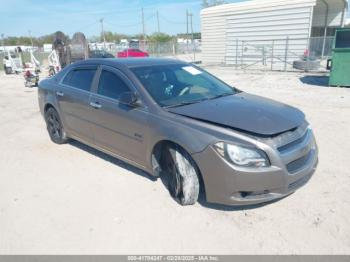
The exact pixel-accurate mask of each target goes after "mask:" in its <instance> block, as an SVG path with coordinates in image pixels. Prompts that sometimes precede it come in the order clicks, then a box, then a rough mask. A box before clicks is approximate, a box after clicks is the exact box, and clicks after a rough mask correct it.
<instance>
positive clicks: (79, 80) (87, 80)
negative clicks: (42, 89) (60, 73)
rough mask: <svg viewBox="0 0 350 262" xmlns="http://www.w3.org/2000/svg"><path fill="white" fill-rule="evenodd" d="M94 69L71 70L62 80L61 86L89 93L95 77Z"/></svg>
mask: <svg viewBox="0 0 350 262" xmlns="http://www.w3.org/2000/svg"><path fill="white" fill-rule="evenodd" d="M95 72H96V70H95V69H76V70H72V71H71V72H69V73H68V74H67V76H66V77H65V78H64V79H63V84H65V85H69V86H72V87H75V88H78V89H82V90H85V91H90V88H91V84H92V81H93V79H94V76H95Z"/></svg>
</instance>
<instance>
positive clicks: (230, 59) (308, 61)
mask: <svg viewBox="0 0 350 262" xmlns="http://www.w3.org/2000/svg"><path fill="white" fill-rule="evenodd" d="M333 40H334V37H311V38H289V37H286V38H282V39H271V40H240V39H236V40H235V41H231V42H228V43H227V44H226V50H225V53H226V55H225V64H226V65H228V66H234V67H236V68H239V69H259V70H272V71H273V70H283V71H287V70H288V71H294V70H306V71H311V70H317V71H323V70H327V59H328V58H329V57H331V56H332V45H333Z"/></svg>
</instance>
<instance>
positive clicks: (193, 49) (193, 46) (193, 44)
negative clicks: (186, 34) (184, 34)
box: [189, 13, 196, 62]
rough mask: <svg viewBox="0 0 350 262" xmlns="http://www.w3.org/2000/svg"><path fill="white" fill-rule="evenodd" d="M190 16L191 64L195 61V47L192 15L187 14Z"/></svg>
mask: <svg viewBox="0 0 350 262" xmlns="http://www.w3.org/2000/svg"><path fill="white" fill-rule="evenodd" d="M189 16H190V21H191V22H190V23H191V35H192V37H191V38H192V51H193V62H195V61H196V47H195V43H194V32H193V19H192V18H193V14H192V13H191V14H189Z"/></svg>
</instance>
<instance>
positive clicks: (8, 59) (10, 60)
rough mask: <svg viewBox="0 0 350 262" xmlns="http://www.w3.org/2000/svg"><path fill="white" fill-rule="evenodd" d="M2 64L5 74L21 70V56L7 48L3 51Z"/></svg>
mask: <svg viewBox="0 0 350 262" xmlns="http://www.w3.org/2000/svg"><path fill="white" fill-rule="evenodd" d="M3 64H4V70H5V73H6V74H12V73H16V74H18V73H21V72H23V65H22V58H21V56H20V55H19V54H16V53H14V52H10V51H9V50H7V51H5V56H4V59H3Z"/></svg>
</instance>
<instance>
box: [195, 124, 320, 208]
mask: <svg viewBox="0 0 350 262" xmlns="http://www.w3.org/2000/svg"><path fill="white" fill-rule="evenodd" d="M298 134H299V135H298ZM298 134H293V135H290V136H289V141H288V142H287V143H286V142H285V141H284V142H281V141H283V139H281V138H276V139H275V141H272V140H271V139H270V140H269V141H267V142H266V143H265V144H263V147H264V148H263V149H264V151H265V152H266V154H267V155H268V157H269V159H270V161H271V166H270V167H264V168H242V167H237V166H235V165H233V164H231V163H229V162H228V161H226V160H225V159H223V158H222V157H221V156H220V155H219V154H218V153H217V152H216V151H215V149H214V148H213V147H212V146H209V147H207V149H206V150H204V151H203V152H200V153H197V154H193V155H192V157H193V158H194V160H195V161H196V163H198V165H199V169H200V171H201V174H202V177H203V180H204V185H205V192H206V198H207V201H208V202H211V203H218V204H225V205H252V204H259V203H264V202H269V201H272V200H275V199H279V198H283V197H285V196H288V195H290V194H291V193H293V192H295V191H296V190H297V189H298V188H300V187H302V186H303V185H305V184H306V183H307V182H308V180H309V179H310V178H311V176H312V175H313V173H314V172H315V170H316V167H317V164H318V149H317V145H316V141H315V138H314V135H313V133H312V131H311V130H310V129H307V130H306V131H305V132H304V133H303V134H302V135H300V133H298ZM296 135H298V138H297V139H296ZM290 139H292V140H293V141H292V142H290ZM276 141H278V143H279V144H280V145H281V144H283V146H279V145H278V143H277V142H276Z"/></svg>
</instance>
